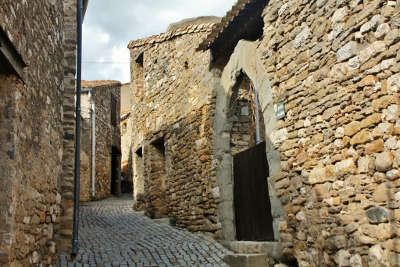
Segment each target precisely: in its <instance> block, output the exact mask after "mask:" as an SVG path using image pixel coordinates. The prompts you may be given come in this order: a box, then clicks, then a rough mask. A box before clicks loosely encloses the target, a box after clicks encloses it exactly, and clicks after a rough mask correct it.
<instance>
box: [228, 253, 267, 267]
mask: <svg viewBox="0 0 400 267" xmlns="http://www.w3.org/2000/svg"><path fill="white" fill-rule="evenodd" d="M224 262H225V263H226V264H228V265H229V266H230V267H272V266H274V260H273V259H271V258H270V257H269V256H268V255H266V254H229V255H226V256H225V257H224Z"/></svg>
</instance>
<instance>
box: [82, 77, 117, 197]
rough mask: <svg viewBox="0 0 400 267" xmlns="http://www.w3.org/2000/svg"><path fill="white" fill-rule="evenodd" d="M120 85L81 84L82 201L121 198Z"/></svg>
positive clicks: (105, 82) (108, 82) (104, 83)
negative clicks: (114, 196)
mask: <svg viewBox="0 0 400 267" xmlns="http://www.w3.org/2000/svg"><path fill="white" fill-rule="evenodd" d="M120 91H121V83H120V82H118V81H82V119H83V120H82V130H81V132H82V138H81V186H80V196H81V197H80V199H81V201H89V200H98V199H103V198H106V197H109V196H111V195H112V194H113V195H120V194H121V163H120V162H121V139H120V136H121V134H120Z"/></svg>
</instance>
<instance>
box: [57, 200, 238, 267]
mask: <svg viewBox="0 0 400 267" xmlns="http://www.w3.org/2000/svg"><path fill="white" fill-rule="evenodd" d="M79 225H80V228H79V245H80V246H79V247H80V250H79V254H78V255H77V257H76V258H75V260H74V261H73V262H67V260H66V258H65V257H64V256H61V257H60V264H59V265H60V266H61V267H70V266H82V267H91V266H104V267H114V266H126V267H130V266H143V267H150V266H227V265H226V264H225V263H224V262H223V261H222V259H223V257H224V256H225V255H227V254H230V253H232V252H230V251H229V250H227V249H225V248H224V247H223V246H222V245H221V244H219V243H218V242H216V241H215V240H213V239H212V238H209V237H207V236H205V235H202V234H193V233H190V232H188V231H186V230H180V229H176V228H174V227H171V226H170V225H168V224H164V223H157V222H155V221H153V220H151V219H149V218H147V217H145V216H143V215H142V214H141V213H137V212H135V211H134V210H133V209H132V199H130V198H129V197H128V196H124V197H123V198H109V199H107V200H102V201H97V202H90V203H85V204H83V205H82V206H81V208H80V223H79Z"/></svg>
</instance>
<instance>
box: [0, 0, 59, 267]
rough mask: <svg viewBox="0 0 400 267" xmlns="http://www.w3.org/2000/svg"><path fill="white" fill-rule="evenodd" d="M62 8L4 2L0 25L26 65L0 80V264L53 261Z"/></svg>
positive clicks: (51, 3)
mask: <svg viewBox="0 0 400 267" xmlns="http://www.w3.org/2000/svg"><path fill="white" fill-rule="evenodd" d="M63 16H64V13H63V3H62V1H46V2H42V3H33V2H29V3H28V2H27V1H8V0H4V1H2V3H1V8H0V27H1V28H2V29H3V31H4V32H5V33H6V35H7V36H8V38H9V39H10V41H11V42H12V43H13V45H14V46H15V48H16V50H17V52H18V53H19V54H20V55H21V56H22V59H23V60H24V62H25V63H26V64H27V65H28V67H27V68H26V69H25V71H24V74H23V77H22V79H20V78H18V77H15V76H12V75H3V74H1V76H0V80H1V81H0V94H1V104H0V107H1V115H0V123H1V134H0V138H1V140H0V143H1V149H0V157H1V159H0V162H1V165H0V166H1V181H0V184H1V185H3V184H4V185H5V186H4V187H3V188H4V189H2V194H1V195H2V197H1V204H0V207H1V208H0V212H1V214H0V216H1V218H0V221H1V223H0V265H1V266H9V265H12V266H35V265H39V264H43V265H49V264H54V263H55V260H56V245H55V236H54V232H55V228H56V225H57V223H58V219H59V215H60V202H61V195H60V193H59V191H58V188H59V183H60V181H61V177H62V163H61V160H62V156H63V149H62V142H63V128H62V114H63V109H62V96H63V90H64V86H63V73H64V66H63V64H62V62H63V57H64V54H63V52H64V50H63V30H64V27H63Z"/></svg>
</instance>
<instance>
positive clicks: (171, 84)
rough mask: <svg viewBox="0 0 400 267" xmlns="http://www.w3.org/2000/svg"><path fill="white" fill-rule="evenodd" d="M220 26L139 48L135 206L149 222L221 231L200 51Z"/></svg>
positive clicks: (205, 63) (210, 101) (211, 102)
mask: <svg viewBox="0 0 400 267" xmlns="http://www.w3.org/2000/svg"><path fill="white" fill-rule="evenodd" d="M211 26H212V24H200V25H191V26H187V27H183V28H179V29H177V30H175V31H173V32H169V33H165V34H161V35H160V36H153V37H150V38H147V39H144V40H139V41H134V42H131V43H130V45H129V48H130V49H131V59H132V66H131V71H132V75H131V78H132V87H133V92H134V99H133V107H132V115H131V117H132V122H131V123H132V156H133V174H134V203H135V207H136V208H138V209H144V210H146V212H147V214H148V215H149V216H154V217H165V216H168V217H171V218H176V222H177V225H179V226H182V227H189V228H191V229H192V230H195V231H208V232H213V233H216V232H217V230H218V218H217V216H216V202H215V198H214V194H213V190H212V189H213V188H214V187H215V179H213V176H212V145H211V144H212V123H213V112H214V110H215V95H214V91H213V89H212V88H213V87H212V83H213V75H212V74H211V73H210V72H209V64H210V60H211V58H210V54H209V52H204V53H203V52H199V53H197V52H195V49H196V48H197V46H198V45H199V42H200V40H201V39H202V38H204V37H205V34H206V33H207V32H209V30H210V27H211Z"/></svg>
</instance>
